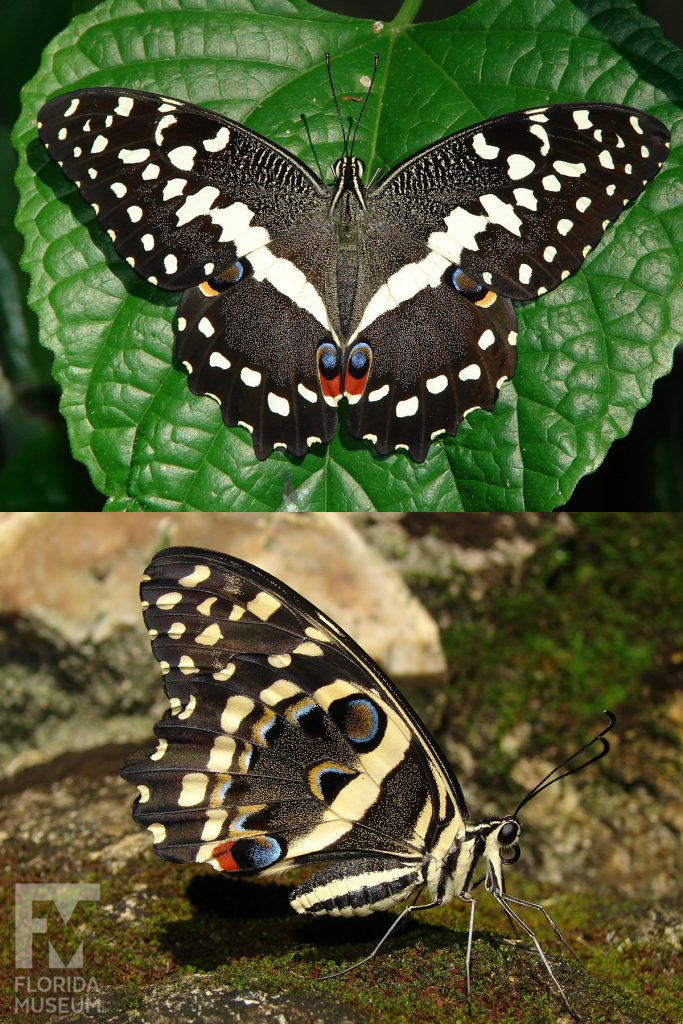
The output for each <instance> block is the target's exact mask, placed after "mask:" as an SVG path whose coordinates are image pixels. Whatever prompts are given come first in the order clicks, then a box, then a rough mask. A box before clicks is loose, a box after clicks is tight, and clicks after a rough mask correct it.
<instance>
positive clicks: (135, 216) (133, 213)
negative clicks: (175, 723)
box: [128, 206, 142, 224]
mask: <svg viewBox="0 0 683 1024" xmlns="http://www.w3.org/2000/svg"><path fill="white" fill-rule="evenodd" d="M128 216H129V217H130V219H131V220H132V221H133V224H137V223H138V221H141V220H142V208H141V207H140V206H129V207H128Z"/></svg>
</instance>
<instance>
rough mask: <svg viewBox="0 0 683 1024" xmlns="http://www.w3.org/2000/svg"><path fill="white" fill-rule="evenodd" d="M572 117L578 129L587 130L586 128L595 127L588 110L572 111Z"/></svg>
mask: <svg viewBox="0 0 683 1024" xmlns="http://www.w3.org/2000/svg"><path fill="white" fill-rule="evenodd" d="M572 117H573V118H574V124H575V125H576V127H577V128H581V129H582V130H585V129H586V128H592V127H593V123H592V121H591V119H590V115H589V112H588V111H587V110H574V111H572Z"/></svg>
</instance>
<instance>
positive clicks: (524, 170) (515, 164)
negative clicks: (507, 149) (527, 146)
mask: <svg viewBox="0 0 683 1024" xmlns="http://www.w3.org/2000/svg"><path fill="white" fill-rule="evenodd" d="M535 167H536V164H535V163H534V162H533V160H530V159H529V157H528V156H523V155H522V154H521V153H513V154H512V155H511V156H509V157H508V178H511V179H512V180H513V181H519V179H520V178H526V176H527V174H531V172H532V171H533V170H534V168H535Z"/></svg>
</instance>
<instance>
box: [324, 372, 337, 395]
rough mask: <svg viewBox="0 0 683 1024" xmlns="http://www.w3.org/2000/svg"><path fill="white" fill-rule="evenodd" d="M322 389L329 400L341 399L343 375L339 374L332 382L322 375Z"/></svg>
mask: <svg viewBox="0 0 683 1024" xmlns="http://www.w3.org/2000/svg"><path fill="white" fill-rule="evenodd" d="M320 387H321V388H322V393H323V394H324V395H327V397H328V398H339V395H340V394H341V374H340V373H338V374H337V376H336V377H333V378H332V380H327V378H326V377H323V375H322V373H321V374H320Z"/></svg>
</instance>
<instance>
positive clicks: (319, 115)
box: [14, 0, 683, 511]
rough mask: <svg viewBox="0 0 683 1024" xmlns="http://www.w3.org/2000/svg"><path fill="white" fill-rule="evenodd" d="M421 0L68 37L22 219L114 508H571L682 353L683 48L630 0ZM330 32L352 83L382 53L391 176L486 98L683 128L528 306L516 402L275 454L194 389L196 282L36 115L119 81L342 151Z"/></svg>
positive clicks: (368, 136) (92, 22) (81, 430)
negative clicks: (461, 4) (415, 434)
mask: <svg viewBox="0 0 683 1024" xmlns="http://www.w3.org/2000/svg"><path fill="white" fill-rule="evenodd" d="M415 7H416V4H415V3H414V2H413V0H410V3H409V4H406V5H404V8H403V9H402V11H401V12H400V13H399V16H398V17H397V19H396V20H395V22H393V23H389V24H387V25H385V26H384V27H382V28H379V29H378V28H377V26H374V27H373V23H372V22H371V21H369V20H367V21H366V20H360V19H351V18H343V17H341V16H337V15H334V14H331V13H329V12H327V11H323V10H320V9H318V8H316V7H313V6H311V5H310V4H308V3H306V2H305V0H205V2H204V3H202V5H201V7H200V6H198V5H197V4H196V2H195V0H137V2H133V0H110V2H107V3H104V4H102V5H101V6H100V7H98V8H96V9H95V10H94V11H92V12H91V13H89V14H86V15H84V16H82V17H80V18H76V19H75V20H74V21H73V22H72V23H71V25H70V26H69V28H68V29H67V30H66V31H65V32H63V33H62V34H61V35H60V36H58V37H57V39H56V40H55V41H54V42H53V43H52V44H51V45H50V46H49V47H48V49H47V50H46V52H45V54H44V57H43V61H42V64H41V67H40V70H39V72H38V73H37V75H36V76H35V77H34V78H33V79H32V81H31V82H29V84H28V85H27V86H26V87H25V90H24V94H23V102H24V105H23V113H22V116H21V117H20V119H19V121H18V123H17V126H16V129H15V136H14V138H15V143H16V145H17V148H18V149H19V150H20V152H21V153H22V161H21V166H20V170H19V174H18V182H19V187H20V189H21V193H22V206H21V210H20V214H19V221H18V223H19V226H20V228H21V230H22V231H23V233H24V235H25V238H26V250H25V254H24V266H25V268H26V269H27V270H28V271H29V272H30V273H31V275H32V287H31V293H30V301H31V304H32V306H33V308H34V309H35V311H36V313H37V315H38V317H39V320H40V324H41V336H42V340H43V343H44V344H45V345H47V346H48V347H49V348H50V349H51V350H52V351H53V352H54V355H55V363H54V373H55V376H56V378H57V380H58V381H59V383H60V385H61V388H62V395H63V397H62V405H61V408H62V412H63V414H64V416H65V418H66V420H67V423H68V426H69V433H70V438H71V444H72V448H73V451H74V453H75V455H76V456H77V457H78V458H79V459H82V460H83V461H84V462H85V463H86V465H87V466H88V468H89V470H90V473H91V475H92V478H93V481H94V483H95V484H96V486H97V487H98V488H99V489H100V490H102V491H103V492H104V493H105V494H107V495H109V496H110V502H109V505H108V506H107V507H108V508H110V509H173V510H184V509H203V510H213V509H229V510H254V511H259V510H261V509H263V510H280V509H300V510H303V509H305V510H309V511H320V510H328V509H335V510H355V509H377V510H387V509H394V510H411V509H431V510H453V511H458V510H461V509H466V510H502V509H507V510H511V511H516V510H522V509H535V510H547V509H552V508H554V507H556V506H557V505H559V504H561V503H562V502H564V501H565V500H566V499H567V498H568V497H569V495H570V494H571V492H572V490H573V488H574V486H575V485H576V483H577V481H578V480H579V479H580V478H581V477H582V476H583V475H584V474H585V473H588V472H590V471H592V470H593V469H595V468H596V467H597V466H598V465H599V463H600V462H601V461H602V459H603V458H604V456H605V453H606V452H607V450H608V448H609V445H610V444H611V442H612V441H613V440H614V439H615V438H617V437H620V436H622V435H623V434H625V433H626V432H627V431H628V430H629V428H630V426H631V423H632V420H633V416H634V414H635V412H636V411H637V410H638V409H639V408H640V407H642V406H643V405H645V404H646V403H647V402H648V400H649V398H650V394H651V391H652V385H653V382H654V381H655V380H656V379H657V377H659V376H661V375H662V374H663V373H664V372H666V370H667V369H668V368H669V366H670V363H671V357H672V352H673V347H674V344H675V343H676V341H677V340H678V337H680V328H681V298H680V290H679V288H678V285H679V282H680V279H681V272H680V252H681V231H682V229H683V225H682V219H681V218H680V216H679V210H678V209H677V203H679V202H680V199H679V198H678V196H677V187H678V183H679V182H680V164H681V149H680V127H681V120H682V119H683V118H682V115H681V112H680V110H679V109H678V107H677V106H675V105H674V103H673V101H672V100H671V99H670V98H669V97H673V96H675V95H677V94H679V93H680V87H681V81H682V80H683V60H682V58H681V53H680V52H679V51H678V50H677V49H676V48H675V47H674V46H673V45H672V44H670V43H668V42H667V40H666V39H665V38H664V37H663V35H662V34H661V32H660V31H659V29H658V28H657V27H656V25H654V23H652V22H650V21H649V20H648V19H646V18H644V17H643V16H642V15H641V14H640V13H639V11H638V9H637V7H636V6H635V4H633V3H629V2H626V0H625V2H623V3H621V4H619V5H618V6H613V5H609V4H608V5H605V3H604V2H603V0H583V2H582V3H581V5H580V6H577V5H576V4H575V3H574V2H571V0H533V2H530V0H479V2H478V3H476V4H474V5H473V6H472V7H470V8H468V9H467V10H466V11H464V12H463V13H462V14H460V15H457V16H456V17H453V18H449V19H447V20H445V21H441V22H431V23H426V24H418V25H413V24H411V23H410V20H409V18H410V15H411V12H412V11H413V9H414V8H415ZM326 50H330V51H331V53H332V56H333V69H334V75H335V80H336V83H337V87H338V90H339V92H340V94H341V95H346V94H351V95H361V94H362V93H363V87H362V86H361V84H360V78H361V76H363V75H366V74H368V72H369V71H370V70H371V67H372V53H373V51H374V50H377V51H378V52H379V55H380V68H379V74H378V83H377V86H376V90H375V92H374V94H373V96H372V97H371V99H370V102H369V104H368V110H367V112H366V116H365V119H364V122H363V124H362V125H361V128H360V131H359V142H358V145H357V152H358V154H359V155H360V156H362V157H363V158H364V159H365V162H366V164H367V165H368V174H369V175H372V173H373V171H374V170H375V169H378V168H383V167H386V166H390V165H392V164H393V163H395V162H396V161H398V160H399V159H400V158H401V157H402V156H404V155H405V154H407V153H409V152H411V151H414V150H416V149H418V148H420V147H421V146H423V145H425V144H427V143H429V142H431V141H433V140H434V139H437V138H439V137H440V136H442V135H445V134H447V133H448V132H451V131H454V130H457V129H458V128H461V127H464V126H466V125H468V124H471V123H474V122H476V121H478V120H481V119H482V118H486V117H490V116H493V115H495V114H500V113H505V112H506V111H509V110H514V109H519V108H521V107H525V106H538V105H545V104H546V103H548V102H550V103H554V102H570V101H583V100H588V101H611V102H619V103H629V104H631V105H633V106H635V107H639V108H641V109H643V110H646V111H649V112H651V113H653V114H655V115H656V116H658V117H660V118H661V119H662V120H663V121H664V122H665V123H666V124H668V126H669V127H670V128H671V129H672V131H673V133H674V140H675V141H678V143H679V146H678V148H677V149H673V150H672V153H671V156H670V158H669V160H668V161H667V163H666V165H665V167H664V169H663V171H662V173H661V174H660V175H659V177H658V178H657V179H656V180H655V181H654V182H653V183H652V184H651V185H650V186H649V187H648V189H647V190H646V191H645V193H644V194H643V195H642V196H641V197H640V199H639V200H638V202H637V203H636V204H634V205H633V206H632V207H631V208H629V209H628V210H627V211H626V212H625V213H624V215H623V217H622V218H621V220H620V221H619V222H618V224H617V225H616V226H614V227H612V228H610V229H609V230H608V232H607V234H606V236H605V239H604V240H603V242H602V244H601V246H600V247H599V249H598V250H597V251H596V252H595V253H593V254H591V256H590V257H589V259H588V260H587V261H586V263H585V265H584V268H583V269H582V271H580V272H579V273H578V274H576V275H575V276H574V277H573V278H571V279H569V280H568V281H566V282H565V283H564V284H563V285H561V286H560V288H558V289H557V290H556V291H554V292H552V293H550V294H547V295H544V296H543V297H542V298H541V299H539V300H537V301H535V302H533V303H531V304H529V305H527V306H526V307H524V308H520V309H519V320H520V332H519V367H518V370H517V373H516V375H515V378H514V380H513V382H511V383H510V384H507V385H505V386H504V388H503V391H502V394H501V397H500V399H499V402H498V404H497V406H496V408H495V410H494V412H493V413H492V414H489V413H485V412H477V413H474V414H473V415H472V416H471V417H470V418H469V419H468V421H467V422H466V423H465V424H463V426H461V428H460V431H459V433H458V435H457V437H456V438H455V439H448V440H446V441H445V442H440V443H437V444H434V445H433V446H432V450H431V452H430V455H429V457H428V459H427V461H426V462H425V463H424V464H422V465H420V466H417V465H415V464H414V463H413V462H411V461H410V459H409V458H408V457H406V456H405V455H403V454H400V453H399V454H397V455H394V456H392V457H389V458H385V459H380V458H378V457H376V456H375V455H373V454H372V452H371V451H370V450H368V449H367V448H366V447H365V446H364V445H363V444H359V443H357V442H355V441H354V440H353V439H352V438H350V437H349V435H348V433H347V432H346V430H345V429H344V426H343V423H342V426H341V428H340V431H339V433H338V434H337V436H336V437H335V439H334V441H333V442H332V444H331V445H330V446H329V448H327V449H325V450H322V451H316V452H315V453H311V454H309V455H307V456H306V458H304V459H302V460H297V459H291V458H289V457H288V456H287V455H285V454H283V453H281V452H277V453H275V454H274V455H272V456H271V457H270V458H269V459H268V460H267V461H266V462H265V463H258V462H257V461H256V459H255V457H254V453H253V448H252V445H251V442H250V440H249V438H248V436H247V435H246V433H245V432H244V431H243V430H241V429H239V428H236V429H228V428H226V427H225V426H224V425H223V424H222V421H221V418H220V413H219V410H218V409H217V407H216V406H215V404H214V403H212V402H211V400H210V399H208V398H201V397H195V396H193V395H191V394H190V392H189V390H188V387H187V383H186V378H185V374H184V372H183V371H182V369H179V368H178V367H177V366H175V365H174V362H173V356H172V350H173V337H172V329H171V322H172V318H173V312H174V309H175V306H176V304H177V297H175V296H169V295H168V294H164V293H161V292H159V291H157V290H155V289H154V288H152V287H150V286H149V285H147V284H145V283H143V282H141V281H140V279H139V278H137V277H136V275H135V274H134V273H133V272H132V271H130V270H129V268H128V267H127V265H126V264H125V263H122V262H121V260H119V259H118V257H117V256H116V254H115V252H114V250H113V248H112V247H111V246H110V244H109V242H108V239H107V237H106V235H105V234H104V232H103V231H102V230H101V229H100V228H99V227H98V225H97V223H96V221H95V220H94V216H93V214H92V212H91V210H90V208H89V207H88V206H86V204H84V203H83V201H82V200H81V199H80V198H79V196H78V195H77V194H76V192H75V190H74V189H73V187H72V186H71V185H70V184H69V183H68V182H67V181H66V179H65V178H63V176H62V175H61V173H60V172H59V170H58V168H57V167H56V166H55V165H53V164H52V163H51V161H50V160H49V159H48V158H47V156H46V154H45V151H44V150H43V148H42V146H41V145H40V143H39V142H38V140H37V137H36V126H35V114H36V111H37V110H38V108H39V107H40V105H41V104H42V103H43V102H44V101H45V100H46V99H47V98H48V97H50V96H52V95H55V94H57V93H59V92H61V91H66V90H67V89H71V88H76V87H84V86H104V85H114V86H116V85H120V86H128V87H133V88H143V89H149V90H152V91H155V92H160V93H165V94H166V95H171V96H176V97H180V98H188V99H190V100H191V101H192V102H194V103H197V104H200V105H202V106H207V107H210V108H212V109H214V110H218V111H220V112H221V113H224V114H227V115H229V116H230V117H234V118H237V119H238V120H240V121H244V122H245V123H247V124H248V125H249V126H250V127H252V128H254V129H256V130H257V131H260V132H262V133H263V134H265V135H268V136H269V137H270V138H272V139H274V140H275V141H276V142H278V143H280V144H281V145H285V146H287V147H288V148H289V149H291V150H292V151H293V152H295V153H297V154H298V155H299V156H301V157H302V158H303V159H304V160H306V161H307V162H309V163H311V164H313V165H315V158H316V157H317V159H318V161H319V162H320V165H321V166H322V167H325V166H326V165H328V164H330V163H331V162H333V160H334V159H336V158H337V157H338V156H339V152H340V138H339V134H340V133H339V127H338V124H337V121H336V117H335V115H334V107H333V104H332V100H331V97H330V93H329V89H328V87H327V85H326V79H325V67H324V53H325V51H326ZM348 107H351V108H352V110H351V113H353V114H355V113H356V112H357V110H358V105H357V104H352V103H346V104H345V110H346V109H347V108H348ZM302 112H303V113H305V114H306V116H307V121H308V127H309V129H310V133H311V138H312V140H313V143H314V146H315V153H314V152H313V151H312V149H311V145H310V142H309V139H308V137H307V134H306V130H305V127H304V125H303V122H302V119H301V113H302Z"/></svg>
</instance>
